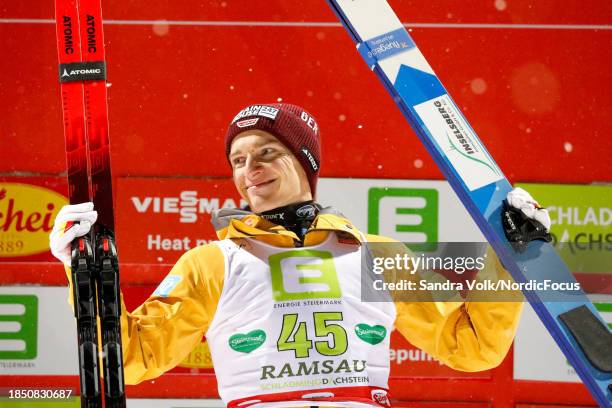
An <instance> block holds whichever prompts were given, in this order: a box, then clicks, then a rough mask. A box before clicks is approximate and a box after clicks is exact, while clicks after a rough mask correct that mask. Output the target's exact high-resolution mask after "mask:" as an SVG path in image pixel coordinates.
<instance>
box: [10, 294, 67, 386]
mask: <svg viewBox="0 0 612 408" xmlns="http://www.w3.org/2000/svg"><path fill="white" fill-rule="evenodd" d="M67 295H68V293H67V290H66V288H65V287H36V286H20V287H17V286H3V287H0V373H2V375H24V374H26V375H27V374H35V375H78V354H77V341H76V323H75V319H74V315H73V313H72V311H71V309H70V306H69V305H68V303H67V302H66V299H67Z"/></svg>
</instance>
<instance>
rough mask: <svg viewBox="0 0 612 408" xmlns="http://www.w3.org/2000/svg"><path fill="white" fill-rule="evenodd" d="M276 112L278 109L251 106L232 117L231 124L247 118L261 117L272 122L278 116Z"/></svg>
mask: <svg viewBox="0 0 612 408" xmlns="http://www.w3.org/2000/svg"><path fill="white" fill-rule="evenodd" d="M278 111H279V110H278V108H275V107H272V106H266V105H251V106H248V107H246V108H244V109H243V110H241V111H240V112H239V113H238V114H237V115H236V116H234V119H232V124H234V123H235V122H236V121H238V120H240V119H242V118H244V117H247V116H261V117H264V118H268V119H272V120H274V119H276V115H278Z"/></svg>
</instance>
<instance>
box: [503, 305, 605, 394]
mask: <svg viewBox="0 0 612 408" xmlns="http://www.w3.org/2000/svg"><path fill="white" fill-rule="evenodd" d="M589 298H590V299H591V301H592V302H593V304H594V305H595V307H596V308H597V309H598V311H599V312H600V313H601V315H602V317H603V318H604V320H606V322H607V323H608V327H609V328H610V330H612V295H591V296H589ZM514 378H515V379H516V380H536V381H561V382H575V383H580V382H582V381H580V378H579V377H578V375H577V374H576V372H575V370H574V368H573V367H572V365H571V364H570V363H569V362H568V361H567V359H566V358H565V355H563V353H562V352H561V350H559V347H558V346H557V343H555V341H554V340H553V338H552V337H551V336H550V334H549V333H548V330H546V327H545V326H544V325H543V324H542V322H541V321H540V319H538V316H537V315H536V314H535V312H534V311H533V309H532V308H531V306H530V305H529V304H526V305H525V309H524V312H523V316H522V318H521V322H520V324H519V327H518V330H517V333H516V338H515V340H514Z"/></svg>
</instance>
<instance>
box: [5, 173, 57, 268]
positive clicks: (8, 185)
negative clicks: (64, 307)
mask: <svg viewBox="0 0 612 408" xmlns="http://www.w3.org/2000/svg"><path fill="white" fill-rule="evenodd" d="M66 193H67V182H66V179H65V178H61V177H2V178H0V262H41V261H51V260H53V259H54V258H53V257H52V255H51V253H50V252H49V233H50V232H51V229H52V228H53V220H54V219H55V216H56V215H57V212H58V211H59V210H60V208H61V207H62V206H63V205H65V204H68V199H67V198H66Z"/></svg>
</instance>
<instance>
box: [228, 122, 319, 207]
mask: <svg viewBox="0 0 612 408" xmlns="http://www.w3.org/2000/svg"><path fill="white" fill-rule="evenodd" d="M229 159H230V163H231V164H232V170H233V174H234V184H235V185H236V188H237V189H238V192H239V193H240V195H241V196H242V198H244V199H245V200H246V201H247V202H248V203H249V206H250V207H251V210H252V211H254V212H262V211H267V210H271V209H274V208H278V207H282V206H284V205H288V204H293V203H297V202H301V201H307V200H311V199H312V195H311V194H310V186H309V185H308V178H307V177H306V173H305V172H304V169H303V168H302V166H301V164H300V162H298V160H297V159H296V158H295V156H294V155H293V154H292V153H291V151H290V150H289V149H287V148H286V147H285V145H283V144H282V143H281V142H279V141H278V139H277V138H276V137H274V136H272V135H271V134H270V133H268V132H265V131H262V130H253V131H246V132H243V133H241V134H239V135H238V136H236V138H234V140H233V142H232V146H231V149H230V156H229Z"/></svg>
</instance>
